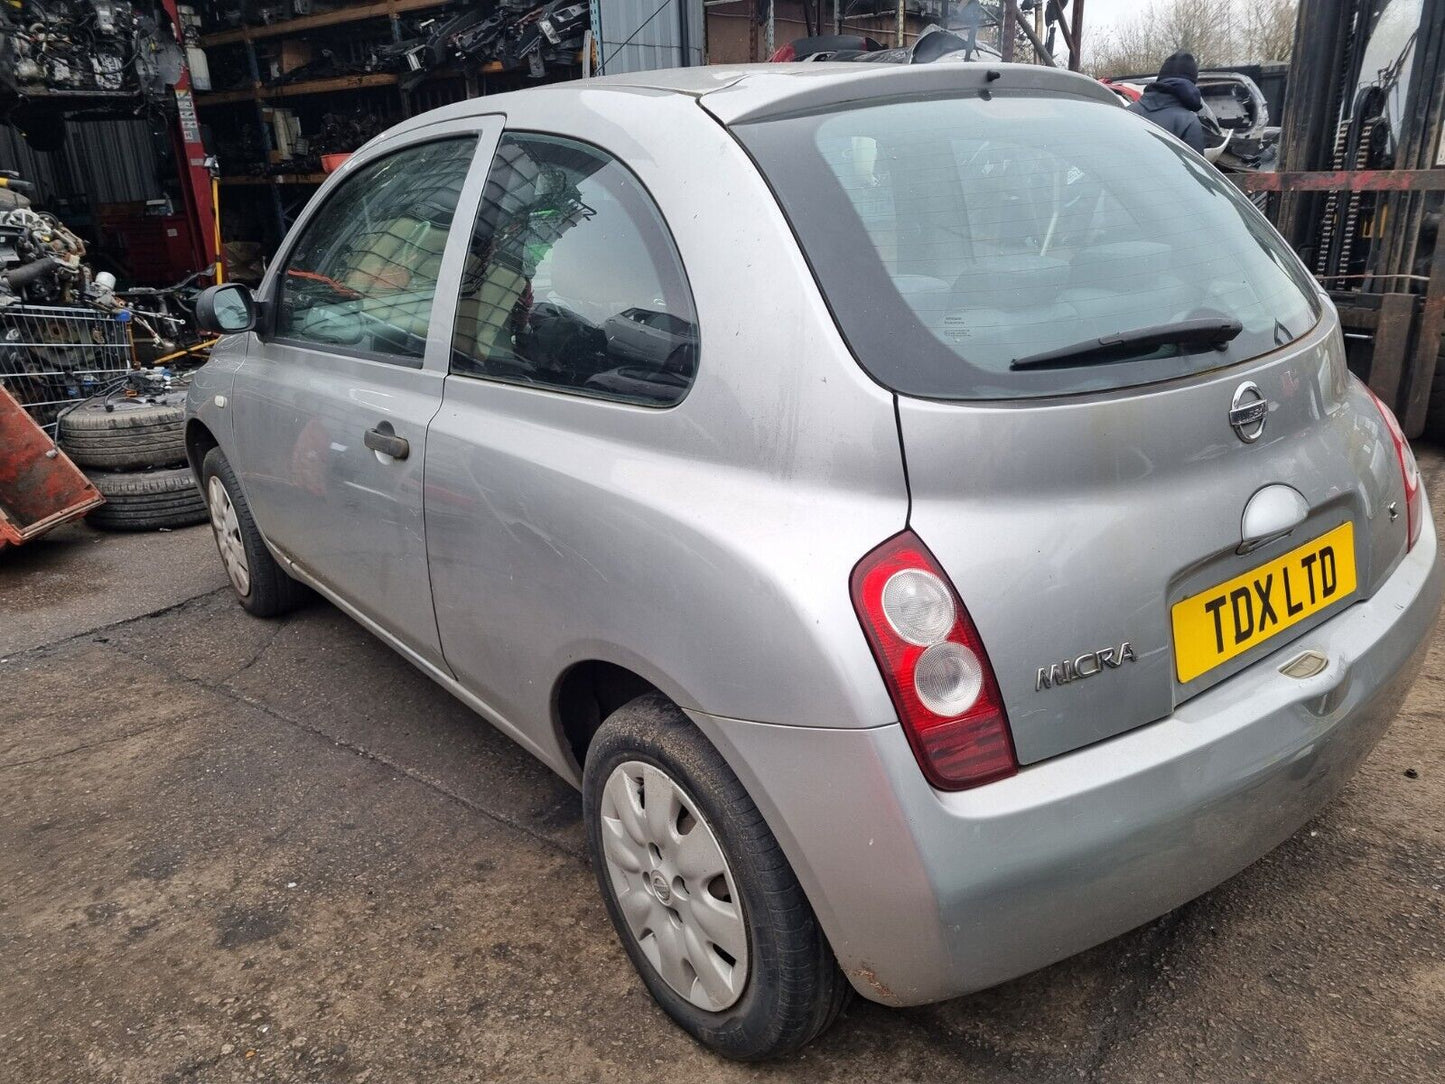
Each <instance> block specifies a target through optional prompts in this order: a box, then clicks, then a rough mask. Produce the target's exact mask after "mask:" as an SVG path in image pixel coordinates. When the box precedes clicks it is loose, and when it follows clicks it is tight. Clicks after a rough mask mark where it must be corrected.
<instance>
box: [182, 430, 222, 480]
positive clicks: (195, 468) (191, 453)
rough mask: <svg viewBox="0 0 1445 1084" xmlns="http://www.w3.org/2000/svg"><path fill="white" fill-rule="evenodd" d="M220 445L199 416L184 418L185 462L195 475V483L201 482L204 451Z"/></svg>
mask: <svg viewBox="0 0 1445 1084" xmlns="http://www.w3.org/2000/svg"><path fill="white" fill-rule="evenodd" d="M220 446H221V442H220V441H219V440H217V439H216V435H215V434H214V433H212V432H211V430H210V428H209V427H208V426H207V425H206V423H205V422H203V421H201V420H200V419H199V418H188V419H187V420H186V462H188V463H189V464H190V465H191V473H192V474H194V475H195V476H196V484H197V485H200V484H201V462H202V460H204V459H205V458H206V453H207V452H209V451H210V450H211V449H212V448H219V447H220Z"/></svg>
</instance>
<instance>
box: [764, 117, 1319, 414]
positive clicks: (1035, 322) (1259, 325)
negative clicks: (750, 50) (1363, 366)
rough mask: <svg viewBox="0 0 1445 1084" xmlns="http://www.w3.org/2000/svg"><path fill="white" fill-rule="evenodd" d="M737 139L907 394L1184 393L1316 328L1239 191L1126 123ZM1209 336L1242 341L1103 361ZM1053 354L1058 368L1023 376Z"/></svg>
mask: <svg viewBox="0 0 1445 1084" xmlns="http://www.w3.org/2000/svg"><path fill="white" fill-rule="evenodd" d="M736 134H737V136H738V138H739V139H740V140H741V141H742V143H743V145H744V146H745V147H746V148H747V149H748V151H749V152H750V153H751V154H752V155H753V157H754V159H755V160H756V161H757V162H758V164H759V165H760V167H761V168H762V170H763V173H764V174H765V175H766V176H767V178H768V180H769V183H770V184H771V185H772V186H773V189H774V191H775V192H776V193H777V195H778V197H779V200H780V202H781V204H782V206H783V209H784V211H785V212H786V214H787V215H788V217H789V219H790V220H791V222H792V225H793V228H794V230H795V232H796V233H797V235H798V237H799V240H800V241H801V243H802V246H803V249H804V252H805V254H806V255H807V257H808V260H809V263H810V264H811V266H812V268H813V272H814V274H815V276H816V277H817V280H818V282H819V284H820V286H821V287H822V290H823V293H824V295H825V296H826V298H827V300H828V303H829V305H830V307H831V308H832V310H833V313H834V315H835V317H836V319H837V320H838V323H839V326H840V327H841V329H842V331H843V333H844V336H845V337H846V338H847V340H848V342H849V345H850V346H851V348H852V350H853V352H854V354H855V355H856V356H857V358H858V360H859V362H860V363H861V364H862V365H863V366H864V368H865V369H867V370H868V371H869V372H870V373H871V374H872V375H873V377H874V378H875V379H876V380H878V381H880V382H881V383H883V384H885V385H886V386H888V387H890V388H892V389H894V390H896V391H899V392H903V393H905V394H911V395H919V396H926V397H930V398H943V399H1001V398H1017V397H1026V396H1046V395H1060V394H1071V393H1077V392H1087V391H1098V390H1103V389H1109V388H1117V387H1125V386H1130V385H1135V384H1142V383H1149V382H1153V381H1159V380H1168V379H1172V378H1175V377H1179V376H1184V375H1188V374H1191V373H1196V372H1202V371H1205V370H1209V369H1214V368H1218V367H1222V366H1225V365H1230V364H1234V363H1236V362H1240V361H1243V360H1246V359H1248V358H1252V357H1256V356H1258V355H1260V354H1263V353H1266V352H1268V351H1270V350H1273V349H1275V348H1276V347H1279V346H1282V345H1285V344H1286V343H1288V342H1290V341H1291V340H1293V339H1295V338H1297V337H1299V336H1300V335H1302V334H1304V333H1305V332H1306V331H1308V330H1309V329H1310V328H1311V327H1313V326H1314V324H1315V322H1316V320H1317V319H1318V317H1319V311H1320V310H1319V302H1318V300H1317V293H1316V291H1315V289H1314V286H1313V284H1312V283H1311V281H1310V280H1309V277H1308V275H1307V273H1306V272H1305V271H1304V269H1303V268H1302V267H1301V265H1300V264H1299V261H1298V260H1297V259H1296V258H1295V256H1294V255H1293V253H1291V252H1290V251H1289V249H1288V248H1287V247H1286V245H1285V244H1284V242H1283V241H1282V240H1281V239H1280V237H1279V235H1278V234H1276V233H1275V232H1274V230H1273V229H1272V228H1271V227H1270V225H1269V224H1268V223H1267V222H1266V221H1265V220H1264V219H1263V218H1262V217H1261V216H1260V215H1259V213H1258V212H1257V211H1256V210H1255V209H1254V207H1253V206H1251V205H1250V203H1249V202H1248V201H1247V200H1245V199H1244V198H1243V197H1242V196H1241V195H1240V194H1239V193H1238V192H1237V191H1236V190H1235V189H1234V186H1233V185H1231V184H1230V183H1229V182H1228V181H1227V180H1225V179H1224V178H1223V177H1222V176H1221V175H1220V174H1219V173H1217V172H1216V171H1215V169H1214V168H1213V167H1212V166H1210V165H1209V164H1208V163H1206V162H1205V161H1203V159H1201V158H1199V157H1198V156H1196V155H1193V154H1191V153H1190V152H1189V151H1187V150H1186V149H1185V148H1184V146H1183V145H1182V144H1180V143H1179V142H1178V141H1177V140H1175V139H1174V138H1173V137H1172V136H1169V135H1166V134H1165V133H1164V132H1162V131H1161V130H1159V129H1157V128H1155V127H1154V126H1153V125H1152V124H1150V123H1149V122H1148V121H1146V120H1144V119H1143V118H1140V117H1136V116H1133V115H1131V114H1129V113H1128V112H1127V111H1125V110H1123V109H1120V108H1116V107H1114V106H1111V105H1107V104H1104V103H1095V102H1086V101H1081V100H1079V99H1075V98H1065V97H1047V96H1036V95H1034V96H1028V97H1022V96H1008V95H1005V94H999V95H995V96H993V97H992V98H991V99H988V100H985V99H983V98H981V97H977V96H974V97H966V98H965V97H958V98H934V99H930V100H901V101H891V102H884V103H880V104H877V105H868V106H850V107H846V108H845V109H843V110H838V111H832V112H826V113H819V114H813V115H806V116H793V117H784V118H780V119H774V120H767V121H760V122H756V123H751V124H744V125H739V126H738V127H737V128H736ZM1211 321H1212V322H1215V323H1223V324H1228V325H1230V326H1233V325H1234V324H1236V323H1237V324H1238V325H1240V326H1242V330H1237V331H1236V332H1235V334H1234V336H1233V338H1231V339H1229V340H1228V341H1227V342H1224V341H1220V342H1218V343H1210V342H1200V341H1197V340H1198V337H1197V336H1196V337H1195V340H1194V341H1182V342H1164V343H1162V344H1160V343H1159V342H1153V343H1145V344H1144V345H1140V346H1136V347H1134V348H1133V349H1123V350H1114V351H1112V352H1111V351H1108V350H1105V351H1102V352H1100V351H1098V349H1097V347H1098V340H1100V339H1109V338H1111V337H1118V336H1121V335H1123V336H1132V338H1135V339H1140V340H1141V341H1142V337H1140V336H1137V335H1132V333H1135V332H1139V331H1141V329H1156V330H1157V329H1161V328H1164V329H1167V328H1170V327H1174V326H1197V325H1199V324H1201V323H1204V324H1209V323H1210V322H1211ZM1164 337H1165V338H1167V335H1166V336H1164ZM1090 346H1093V347H1094V348H1095V352H1094V353H1093V354H1088V353H1087V348H1088V347H1090ZM1075 347H1078V348H1079V355H1078V356H1073V355H1072V354H1071V351H1072V350H1073V348H1075ZM1051 354H1053V355H1063V356H1062V357H1057V358H1056V359H1055V360H1054V361H1053V362H1052V363H1050V364H1048V365H1044V366H1037V367H1031V366H1030V365H1029V364H1028V360H1029V359H1034V360H1035V362H1037V360H1038V359H1039V358H1040V357H1041V356H1044V355H1051ZM1015 366H1017V367H1015Z"/></svg>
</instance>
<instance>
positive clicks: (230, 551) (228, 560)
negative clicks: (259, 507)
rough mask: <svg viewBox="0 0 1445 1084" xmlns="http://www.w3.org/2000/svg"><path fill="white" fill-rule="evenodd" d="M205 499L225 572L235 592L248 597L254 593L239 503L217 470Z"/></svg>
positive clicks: (207, 486)
mask: <svg viewBox="0 0 1445 1084" xmlns="http://www.w3.org/2000/svg"><path fill="white" fill-rule="evenodd" d="M206 503H207V505H208V506H209V507H210V510H211V529H212V530H213V531H215V532H216V547H217V548H218V549H219V550H220V551H221V561H222V563H224V564H225V566H226V575H227V576H230V577H231V585H232V586H233V587H235V589H236V593H237V594H238V595H240V596H241V597H242V598H245V597H246V595H248V594H250V593H251V566H250V565H248V564H247V563H246V545H245V543H244V542H242V541H241V522H240V520H239V519H237V518H236V506H235V505H234V504H232V503H231V495H230V494H229V493H227V492H226V487H225V486H224V485H222V484H221V479H220V478H219V477H217V476H216V475H214V474H213V475H211V480H210V482H209V483H207V485H206Z"/></svg>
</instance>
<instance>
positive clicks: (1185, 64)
mask: <svg viewBox="0 0 1445 1084" xmlns="http://www.w3.org/2000/svg"><path fill="white" fill-rule="evenodd" d="M1198 80H1199V64H1198V63H1197V62H1196V61H1195V59H1194V55H1193V54H1192V53H1175V54H1174V55H1173V56H1171V57H1170V58H1169V59H1168V60H1166V61H1164V66H1163V67H1161V68H1160V69H1159V78H1157V79H1155V80H1154V82H1152V83H1150V84H1149V85H1148V86H1147V87H1145V88H1144V95H1143V97H1141V98H1140V99H1139V100H1138V101H1137V102H1135V103H1134V104H1133V105H1131V106H1130V107H1129V112H1131V113H1138V114H1139V115H1140V116H1141V117H1148V118H1149V119H1150V120H1152V121H1153V122H1154V123H1155V124H1157V125H1159V127H1161V128H1163V129H1164V130H1165V131H1166V132H1172V133H1173V134H1174V135H1176V136H1178V137H1179V138H1180V139H1182V140H1184V142H1185V143H1188V144H1189V145H1190V146H1191V147H1193V148H1194V149H1195V150H1196V151H1199V152H1200V153H1201V154H1202V153H1203V152H1204V125H1203V124H1201V123H1200V121H1199V109H1200V107H1201V106H1202V105H1203V104H1204V99H1203V98H1202V97H1200V95H1199V87H1197V86H1196V85H1195V84H1196V83H1197V82H1198Z"/></svg>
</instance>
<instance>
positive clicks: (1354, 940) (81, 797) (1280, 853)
mask: <svg viewBox="0 0 1445 1084" xmlns="http://www.w3.org/2000/svg"><path fill="white" fill-rule="evenodd" d="M1422 460H1423V465H1424V469H1425V474H1426V478H1427V484H1428V485H1429V487H1430V491H1431V494H1432V498H1433V500H1434V502H1435V508H1436V512H1437V522H1439V525H1440V526H1442V527H1445V516H1442V514H1441V513H1442V510H1445V455H1442V454H1441V453H1440V452H1438V451H1430V450H1427V451H1426V452H1425V454H1424V455H1422ZM1442 664H1445V644H1442V641H1441V640H1440V638H1439V637H1438V636H1437V640H1436V644H1435V646H1434V649H1433V651H1432V653H1431V656H1430V661H1429V663H1428V665H1427V668H1426V672H1425V674H1424V676H1422V677H1421V679H1420V681H1419V683H1418V684H1417V686H1416V688H1415V690H1414V692H1413V694H1412V695H1411V697H1410V699H1409V701H1408V702H1407V704H1406V705H1405V707H1404V710H1403V711H1402V713H1401V715H1400V718H1399V719H1398V721H1397V722H1396V723H1395V725H1394V727H1393V729H1392V730H1391V731H1390V733H1389V735H1388V736H1387V737H1386V738H1385V740H1384V742H1383V743H1382V744H1381V746H1380V747H1379V749H1378V750H1377V751H1376V753H1375V754H1374V756H1373V757H1372V758H1371V759H1370V761H1369V762H1368V763H1367V764H1366V765H1365V767H1364V768H1363V770H1362V771H1361V772H1360V774H1359V776H1358V777H1357V778H1356V780H1355V781H1354V782H1353V783H1352V785H1351V786H1350V787H1349V789H1348V790H1347V792H1346V793H1345V794H1344V796H1343V797H1342V798H1341V799H1340V800H1339V801H1338V802H1336V803H1335V804H1334V805H1333V806H1332V807H1331V808H1329V809H1328V810H1327V811H1326V812H1325V813H1324V814H1323V815H1322V816H1321V817H1320V818H1319V819H1318V820H1316V821H1315V822H1314V823H1313V824H1311V825H1309V826H1308V827H1307V828H1306V829H1305V830H1303V831H1301V832H1300V833H1299V834H1298V835H1297V836H1295V837H1294V838H1293V839H1291V840H1290V841H1289V842H1287V843H1286V844H1285V845H1284V846H1282V847H1280V848H1279V849H1278V850H1277V851H1275V852H1274V853H1272V854H1270V855H1269V856H1268V857H1266V858H1264V859H1263V860H1262V861H1260V862H1259V863H1257V864H1256V865H1254V866H1253V867H1251V868H1250V869H1248V870H1246V871H1245V872H1244V873H1242V874H1240V875H1239V876H1237V877H1235V878H1234V879H1233V880H1231V881H1229V882H1228V883H1226V884H1225V885H1223V886H1221V887H1220V888H1218V889H1217V890H1215V891H1214V892H1211V893H1209V894H1208V895H1207V896H1205V897H1203V898H1202V899H1199V900H1197V901H1195V902H1193V903H1191V904H1188V905H1187V906H1185V907H1182V908H1180V909H1179V910H1178V911H1175V912H1174V913H1172V914H1170V915H1168V916H1166V917H1164V918H1162V919H1159V920H1158V921H1156V922H1154V923H1152V924H1150V925H1148V926H1146V927H1143V928H1141V929H1138V930H1135V931H1133V932H1132V933H1129V934H1127V935H1125V936H1123V937H1120V938H1118V939H1116V940H1114V941H1111V942H1109V943H1107V944H1105V945H1101V946H1099V947H1098V948H1095V949H1093V950H1091V951H1089V952H1086V953H1084V954H1082V955H1080V956H1077V957H1075V958H1073V959H1071V960H1067V961H1065V962H1063V963H1061V964H1058V965H1056V966H1054V967H1051V968H1048V969H1046V970H1044V971H1040V972H1037V973H1035V974H1033V975H1030V976H1028V977H1026V978H1023V979H1020V980H1018V981H1016V982H1012V983H1010V984H1008V985H1006V986H1003V987H1000V988H998V989H994V990H990V991H987V992H985V993H982V994H978V995H975V996H973V997H968V998H963V999H960V1000H957V1001H952V1002H948V1003H946V1004H942V1005H935V1006H931V1007H927V1008H921V1009H912V1010H907V1011H893V1010H887V1009H883V1008H880V1007H878V1006H875V1005H872V1004H870V1003H867V1002H862V1001H858V1002H855V1003H854V1005H853V1007H852V1008H851V1009H850V1011H849V1012H848V1014H847V1016H846V1017H845V1019H844V1020H843V1021H842V1022H841V1023H840V1024H839V1026H838V1027H836V1028H835V1029H834V1030H833V1031H832V1032H831V1033H829V1034H828V1035H827V1036H825V1037H824V1038H823V1039H822V1040H821V1041H819V1042H818V1043H816V1044H815V1045H814V1046H812V1047H810V1048H809V1049H808V1050H806V1051H805V1052H804V1053H802V1054H800V1055H798V1056H796V1057H794V1058H792V1059H789V1060H786V1061H783V1062H780V1063H776V1064H771V1065H764V1066H739V1065H733V1064H729V1063H725V1062H722V1061H719V1060H718V1059H716V1058H714V1057H712V1056H711V1055H709V1054H708V1053H706V1052H705V1051H703V1050H701V1049H700V1048H699V1047H697V1046H696V1045H694V1044H693V1043H692V1042H691V1041H690V1040H689V1039H688V1038H686V1037H685V1036H684V1035H683V1033H682V1032H680V1031H678V1030H677V1029H676V1028H674V1027H672V1026H671V1025H670V1024H669V1022H668V1021H667V1019H666V1018H665V1017H664V1016H663V1015H662V1013H661V1012H660V1011H659V1010H658V1009H656V1008H655V1007H654V1006H653V1004H652V1002H651V1001H650V1000H649V999H648V997H647V995H646V993H645V992H644V991H643V988H642V986H641V984H640V983H639V981H638V980H637V979H636V978H635V977H634V976H633V973H632V972H631V970H630V969H629V967H628V965H627V962H626V959H625V957H624V956H623V954H622V951H621V950H620V949H619V948H618V946H617V944H616V942H615V940H614V938H613V934H612V931H611V929H610V927H609V926H608V923H607V919H606V916H605V913H604V911H603V908H602V905H601V903H600V901H599V899H598V897H597V895H596V889H595V885H594V882H593V880H592V876H591V873H590V871H589V869H588V866H587V862H586V859H585V857H584V852H583V835H582V829H581V824H580V803H579V801H578V798H577V796H576V795H575V794H574V793H573V792H572V791H571V790H570V789H569V788H568V787H566V786H565V785H564V784H563V783H561V782H560V781H559V780H557V779H555V778H554V777H552V776H551V775H550V774H549V773H548V772H547V771H545V770H544V769H542V768H541V767H540V766H538V765H537V764H536V763H534V762H533V761H532V760H530V759H529V758H528V757H527V756H526V755H524V754H523V753H522V752H521V751H520V750H519V749H518V748H516V747H515V746H513V745H512V744H510V743H509V742H508V741H507V740H506V739H504V738H502V737H500V736H499V735H497V734H496V733H494V732H493V731H492V730H491V729H490V728H488V727H487V726H486V725H485V724H483V723H482V722H480V721H479V720H478V719H476V718H475V717H474V716H472V715H471V714H469V713H468V712H467V711H466V709H464V708H463V707H461V705H459V704H457V703H455V702H454V701H453V700H451V699H450V698H449V697H447V696H446V695H445V694H444V693H442V692H441V691H440V690H438V689H436V688H435V687H433V686H432V685H430V684H429V683H428V682H427V681H426V680H425V679H423V678H422V677H420V676H419V675H418V674H417V673H415V672H414V671H413V670H411V669H410V668H409V667H408V666H407V665H406V664H405V663H404V662H402V661H401V660H400V659H399V658H398V657H396V656H395V655H393V654H392V653H391V652H389V651H388V650H387V649H386V648H384V647H382V646H381V645H380V644H379V643H378V642H377V641H376V640H374V639H373V638H372V637H370V636H369V635H368V634H366V633H365V632H363V631H362V630H361V629H360V628H359V627H358V626H356V625H355V624H353V623H352V622H351V621H349V620H348V619H346V618H345V617H343V616H342V615H341V614H339V613H338V612H337V611H336V610H334V609H332V608H331V607H330V606H327V605H325V604H322V603H316V604H313V605H311V606H310V607H309V608H307V609H305V610H303V611H301V612H299V613H297V614H295V615H293V616H292V617H290V618H289V619H288V620H285V621H282V622H275V623H271V622H262V621H256V620H253V619H251V618H249V617H247V616H246V615H245V614H244V613H243V612H242V611H241V610H240V609H239V608H238V607H237V606H235V605H234V604H233V603H232V602H231V600H230V598H229V597H228V595H227V593H226V590H225V588H224V578H223V576H222V573H221V570H220V565H219V562H218V561H217V560H216V558H215V554H214V552H213V549H212V543H211V540H210V536H209V532H208V530H207V529H205V528H195V529H191V530H187V531H178V532H174V533H171V534H154V535H143V536H141V535H133V536H116V535H113V536H100V535H96V534H94V533H93V532H90V531H89V530H87V529H85V528H83V527H75V528H67V529H65V530H64V531H62V532H60V533H57V534H56V535H54V536H52V537H51V538H49V539H48V540H45V541H42V542H39V543H35V544H33V545H31V546H29V547H26V548H25V549H23V550H19V551H14V552H7V553H0V1051H3V1053H0V1064H3V1065H4V1066H5V1068H6V1071H5V1073H4V1077H5V1079H6V1080H7V1081H15V1082H17V1084H22V1082H23V1084H42V1082H56V1084H60V1082H65V1084H73V1082H82V1081H85V1082H89V1081H96V1082H112V1081H116V1082H121V1081H123V1082H137V1084H139V1082H146V1084H154V1082H173V1084H182V1082H202V1081H204V1082H221V1081H252V1080H267V1081H286V1082H290V1081H324V1082H328V1084H330V1082H338V1084H342V1082H355V1084H362V1082H365V1081H371V1082H373V1084H400V1082H408V1081H417V1082H427V1084H460V1082H463V1081H482V1080H516V1081H534V1080H536V1081H541V1080H568V1081H573V1080H586V1081H592V1080H596V1081H603V1080H628V1081H636V1080H638V1079H643V1080H691V1081H699V1080H701V1081H709V1082H710V1081H744V1080H779V1081H783V1080H786V1081H834V1080H838V1081H841V1080H848V1081H859V1080H862V1081H869V1080H887V1081H905V1080H919V1081H988V1082H994V1081H1018V1082H1028V1084H1040V1082H1045V1081H1078V1080H1085V1081H1088V1080H1094V1081H1110V1082H1113V1081H1121V1082H1129V1081H1158V1080H1165V1081H1180V1080H1200V1081H1211V1082H1219V1081H1237V1080H1262V1081H1270V1082H1284V1081H1318V1080H1326V1079H1331V1080H1341V1081H1424V1080H1441V1079H1445V721H1442V705H1445V681H1442V679H1441V677H1440V676H1439V675H1440V674H1441V673H1442ZM905 919H906V916H902V915H900V921H903V920H905Z"/></svg>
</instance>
